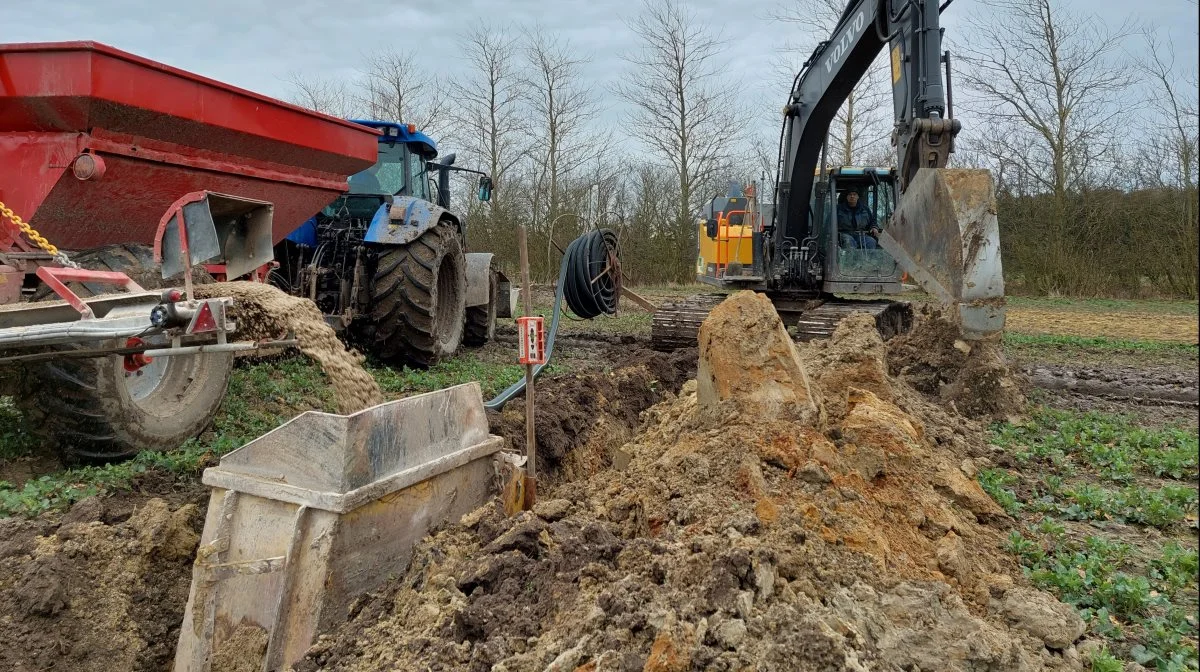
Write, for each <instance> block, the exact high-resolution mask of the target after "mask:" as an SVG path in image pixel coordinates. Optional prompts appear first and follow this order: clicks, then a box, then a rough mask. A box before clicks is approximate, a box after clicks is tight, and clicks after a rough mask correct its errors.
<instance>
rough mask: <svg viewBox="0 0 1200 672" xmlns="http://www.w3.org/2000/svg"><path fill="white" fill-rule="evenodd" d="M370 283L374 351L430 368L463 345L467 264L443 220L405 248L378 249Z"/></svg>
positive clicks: (446, 222)
mask: <svg viewBox="0 0 1200 672" xmlns="http://www.w3.org/2000/svg"><path fill="white" fill-rule="evenodd" d="M375 259H376V263H375V271H374V275H373V278H372V283H371V323H372V325H373V326H374V328H375V330H374V341H373V345H372V351H373V352H374V353H375V354H376V355H377V356H379V357H380V358H381V359H384V360H386V361H403V360H407V361H408V362H409V363H411V364H415V365H417V366H421V367H428V366H432V365H433V364H436V363H437V362H438V361H440V360H442V359H444V358H446V357H449V356H451V355H453V354H454V353H455V351H457V350H458V347H459V346H460V345H461V344H462V340H463V332H464V322H465V313H466V301H467V270H466V268H467V265H466V258H465V257H464V256H463V249H462V242H461V241H460V240H459V237H458V233H457V231H455V229H454V226H453V225H452V224H451V223H450V222H448V221H443V222H441V223H439V224H438V225H437V226H434V227H432V228H430V229H429V230H427V231H425V233H423V234H421V235H420V236H419V237H418V238H417V239H416V240H414V241H412V242H411V243H409V244H407V245H404V246H386V247H380V248H379V249H378V250H377V252H376V257H375Z"/></svg>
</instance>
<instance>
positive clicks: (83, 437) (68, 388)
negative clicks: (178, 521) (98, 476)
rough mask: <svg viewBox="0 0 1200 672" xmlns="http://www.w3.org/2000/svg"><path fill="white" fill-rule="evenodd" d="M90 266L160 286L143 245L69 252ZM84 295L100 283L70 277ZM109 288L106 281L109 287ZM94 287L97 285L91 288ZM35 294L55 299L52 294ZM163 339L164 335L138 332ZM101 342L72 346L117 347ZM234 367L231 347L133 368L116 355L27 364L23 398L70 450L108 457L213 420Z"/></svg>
mask: <svg viewBox="0 0 1200 672" xmlns="http://www.w3.org/2000/svg"><path fill="white" fill-rule="evenodd" d="M73 260H74V261H75V262H77V263H78V264H79V265H80V266H82V267H84V268H88V269H91V270H105V271H120V272H123V273H125V274H126V275H129V276H130V277H131V278H134V279H135V280H137V281H138V282H139V284H141V285H142V286H143V287H145V288H146V289H151V288H156V287H159V286H162V284H163V282H162V280H161V278H160V277H159V276H158V274H157V273H154V272H153V258H152V253H151V251H150V249H149V247H148V246H144V245H108V246H105V247H101V248H96V249H93V250H88V251H86V252H82V253H80V254H77V255H75V256H74V257H73ZM71 289H72V291H74V292H75V293H76V294H78V295H80V296H82V297H88V296H94V295H95V294H96V293H97V292H98V291H103V290H102V289H100V288H98V287H96V288H93V287H89V286H87V285H81V284H78V283H71ZM108 289H110V290H111V288H108ZM94 290H95V291H94ZM41 298H54V294H53V293H50V294H49V296H46V294H45V293H42V294H41ZM143 340H144V341H146V342H147V343H148V344H150V345H156V344H160V342H161V344H162V345H166V344H167V342H168V341H167V339H166V338H165V337H162V336H155V337H146V338H144V339H143ZM124 345H125V343H123V342H119V341H106V342H104V343H100V344H97V343H88V344H80V345H76V346H68V348H65V349H64V350H67V349H70V348H71V347H76V348H88V349H92V348H95V347H97V346H99V347H122V346H124ZM232 372H233V353H228V352H216V353H212V352H210V353H203V354H198V355H182V356H178V357H158V358H155V359H154V360H153V361H152V362H150V363H149V364H147V365H145V366H143V367H142V368H140V369H137V370H136V371H126V370H125V358H124V357H122V356H118V355H112V356H108V357H93V358H80V359H72V358H67V357H64V358H62V359H59V360H56V361H51V362H48V363H44V364H40V365H34V366H30V367H29V369H28V370H27V376H26V378H27V380H28V382H29V383H31V384H30V385H29V386H28V388H29V392H28V393H27V394H25V395H22V402H21V405H22V407H23V410H24V411H25V415H26V417H27V418H28V419H29V420H30V422H31V424H33V425H34V426H36V427H39V431H40V432H41V433H43V434H45V435H46V436H47V438H49V439H50V440H51V441H52V442H54V443H55V444H56V445H57V446H58V447H59V449H60V450H61V451H62V452H63V453H64V454H65V455H67V456H68V457H75V458H79V459H83V460H86V461H93V462H99V461H106V460H115V459H123V458H127V457H131V456H133V455H135V454H137V453H138V452H139V451H142V450H173V449H175V448H178V447H179V446H180V445H181V444H182V443H183V442H184V441H187V440H188V439H190V438H192V437H194V436H196V435H198V434H199V433H200V432H202V431H204V429H205V428H207V427H208V425H209V424H211V422H212V419H213V416H214V415H216V413H217V409H218V408H219V407H220V405H221V401H222V400H223V399H224V398H225V391H226V388H227V386H228V384H229V377H230V374H231V373H232Z"/></svg>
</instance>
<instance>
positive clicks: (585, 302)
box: [483, 229, 621, 411]
mask: <svg viewBox="0 0 1200 672" xmlns="http://www.w3.org/2000/svg"><path fill="white" fill-rule="evenodd" d="M564 298H565V299H566V300H567V307H568V308H570V309H571V312H572V313H575V314H576V315H578V316H579V317H582V318H586V319H591V318H593V317H596V316H597V315H602V314H603V315H612V314H614V313H616V312H617V302H618V301H619V300H620V298H621V260H620V250H619V249H618V247H617V234H616V233H614V232H612V231H611V230H609V229H600V230H598V231H589V232H588V233H585V234H583V235H582V236H580V237H578V238H576V239H575V240H573V241H571V244H570V245H568V246H567V250H566V252H565V253H564V254H563V260H562V266H560V267H559V269H558V286H557V288H556V289H555V291H554V309H553V310H554V316H553V317H552V318H551V319H550V329H549V330H548V331H547V333H546V364H538V365H537V366H535V367H533V377H534V378H537V377H538V375H540V374H541V372H542V369H544V368H546V366H547V364H549V363H550V357H551V356H552V355H553V354H554V336H555V335H556V334H557V333H558V319H559V317H560V316H561V315H562V301H563V299H564ZM524 389H525V378H521V380H518V381H517V382H515V383H513V384H512V385H509V386H508V388H507V389H506V390H504V391H503V392H501V393H500V394H498V395H496V397H495V398H494V399H492V400H491V401H489V402H487V403H485V404H484V405H483V406H484V408H486V409H488V410H490V411H499V410H502V409H503V408H504V405H505V404H506V403H508V402H509V400H511V399H512V398H513V397H515V396H517V395H518V394H520V393H521V392H522V391H523V390H524Z"/></svg>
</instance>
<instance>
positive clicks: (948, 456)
mask: <svg viewBox="0 0 1200 672" xmlns="http://www.w3.org/2000/svg"><path fill="white" fill-rule="evenodd" d="M760 298H761V297H760ZM707 326H708V328H707V329H704V330H702V331H701V337H700V358H701V361H700V367H699V373H698V377H699V383H688V384H686V385H685V386H684V388H683V389H682V390H681V392H680V394H679V395H677V396H674V397H672V398H668V399H667V400H666V401H664V402H662V403H660V404H658V405H657V406H655V407H653V408H652V409H650V410H649V411H647V413H646V414H645V424H644V425H643V427H642V428H641V430H640V431H639V432H638V434H637V436H636V437H635V438H634V439H633V440H632V441H630V442H629V443H627V444H626V445H625V446H624V447H623V448H622V451H624V453H625V454H626V455H627V456H628V463H627V464H624V465H618V464H614V466H613V467H612V468H609V469H605V470H603V471H600V472H598V473H596V474H594V475H592V476H591V477H589V478H586V479H582V480H579V481H575V482H565V483H559V484H555V485H553V486H552V487H550V488H548V489H547V490H548V491H547V492H545V494H544V498H543V500H542V501H540V502H539V504H538V505H537V506H536V507H535V508H534V510H533V511H532V512H526V513H522V514H520V515H518V516H516V517H514V518H506V517H504V515H503V514H502V513H501V512H500V510H499V508H498V507H497V506H496V505H495V504H492V505H489V506H485V507H483V508H480V509H478V510H476V511H475V512H473V513H471V514H469V515H468V516H466V517H464V518H463V520H462V521H461V522H460V523H459V524H457V525H453V526H450V527H448V528H447V529H444V530H442V531H440V532H439V533H437V534H436V535H433V536H432V537H430V538H427V539H426V540H425V541H424V542H422V544H420V545H419V546H418V547H417V549H416V551H415V553H414V556H413V560H412V561H411V563H410V565H409V566H408V567H407V568H406V569H405V570H404V571H403V574H402V575H401V576H399V578H397V579H396V580H394V581H392V582H391V583H390V584H389V585H388V587H387V589H385V590H384V591H382V592H381V593H379V594H376V595H373V596H370V597H369V598H366V599H364V600H362V601H361V602H360V603H359V604H358V605H357V606H356V608H355V609H354V610H353V612H352V613H351V614H350V620H349V622H347V623H346V624H345V625H344V626H342V627H341V628H340V629H339V630H338V631H336V632H335V633H332V634H328V635H323V636H322V637H321V638H319V640H318V641H317V643H316V644H315V645H314V646H313V648H312V649H311V650H310V651H309V654H308V656H307V658H306V659H305V660H304V661H302V662H301V663H300V664H298V665H297V666H296V669H297V670H300V671H305V672H307V671H311V670H318V669H321V670H392V669H421V670H425V669H434V670H479V671H486V670H494V671H496V672H516V671H524V670H533V671H539V672H540V671H543V670H549V671H563V672H572V671H573V672H615V671H623V672H624V671H629V672H635V671H642V672H683V671H684V670H693V669H694V670H743V669H756V670H781V671H782V670H843V669H846V670H866V669H883V670H917V669H919V670H924V671H930V670H966V669H971V670H984V669H988V670H1043V669H1080V663H1079V657H1078V653H1077V652H1076V651H1075V649H1074V647H1073V645H1072V644H1073V642H1074V641H1075V640H1076V639H1077V638H1078V637H1079V636H1080V635H1081V634H1082V632H1083V631H1084V624H1083V622H1082V621H1081V620H1080V619H1079V618H1078V616H1077V615H1076V614H1075V612H1074V611H1073V610H1072V609H1071V608H1070V607H1067V606H1066V605H1063V604H1061V603H1060V602H1058V601H1056V600H1055V599H1054V598H1052V597H1050V596H1049V595H1047V594H1045V593H1041V592H1038V591H1035V590H1032V589H1030V588H1028V587H1026V586H1025V582H1024V579H1023V578H1022V577H1021V574H1020V571H1019V568H1017V567H1016V565H1015V563H1014V562H1013V561H1012V559H1011V557H1010V556H1009V555H1008V554H1007V553H1005V552H1004V551H1003V550H1002V544H1003V540H1004V537H1005V528H1006V527H1007V526H1008V525H1009V524H1010V521H1009V520H1008V519H1007V517H1006V516H1005V515H1004V513H1003V512H1002V511H1001V510H1000V509H999V508H998V507H997V505H996V504H995V502H993V501H992V500H991V499H990V498H989V497H988V496H987V495H986V494H985V493H984V492H983V491H982V490H981V489H980V488H979V486H978V485H977V484H976V482H975V481H974V478H973V476H974V466H973V463H972V461H971V459H970V458H969V455H970V453H971V448H972V447H973V445H974V444H979V445H980V446H981V449H982V440H981V439H982V434H981V431H982V426H981V423H979V422H977V421H972V420H968V419H965V418H961V417H960V416H958V415H956V414H953V413H952V412H949V411H946V410H945V409H944V408H942V407H941V406H939V405H937V404H934V403H932V402H931V401H930V400H929V399H928V398H927V397H925V396H924V395H923V394H921V393H920V392H918V391H916V390H914V389H912V388H911V387H909V386H908V385H907V384H905V383H904V382H903V381H900V380H896V379H894V378H892V377H890V376H889V375H888V371H887V365H886V363H885V356H886V348H885V346H884V345H883V343H882V342H881V341H880V340H879V337H878V335H877V334H876V333H875V329H874V325H873V323H872V321H871V320H870V318H869V317H864V318H862V319H859V317H855V318H853V319H852V320H850V321H848V322H846V323H845V324H843V325H842V326H841V327H839V329H838V332H837V333H836V334H835V335H834V337H833V338H832V339H830V340H829V341H828V342H825V343H822V344H820V345H814V346H813V347H808V346H805V347H804V348H803V349H802V350H801V351H800V353H799V355H798V356H797V355H795V354H793V353H792V352H791V351H790V350H789V348H790V346H788V347H784V344H783V343H781V342H780V340H779V339H783V340H784V341H786V339H787V335H786V332H785V331H784V330H783V327H782V324H781V323H780V321H779V318H778V316H777V315H775V314H774V311H773V309H771V307H770V304H769V303H767V302H766V301H765V300H762V301H760V300H759V299H758V298H756V297H755V296H754V295H753V294H749V293H740V294H736V295H734V296H733V297H732V298H731V299H729V300H728V301H726V302H725V303H724V304H722V306H720V307H718V308H717V309H716V310H715V311H714V313H713V315H712V316H710V320H709V323H708V325H707ZM748 328H749V329H758V330H759V332H758V333H759V335H758V336H756V337H755V339H756V340H755V341H754V342H753V343H749V341H748V340H747V334H748V333H750V332H748V331H746V330H747V329H748ZM762 332H766V335H763V333H762ZM752 376H758V377H760V378H761V379H764V380H767V381H769V384H768V385H765V386H753V385H751V384H750V382H751V381H750V378H751V377H752ZM806 379H807V380H808V381H810V383H811V387H810V388H807V389H801V387H800V385H801V383H802V381H804V380H806ZM814 408H815V410H814ZM622 466H623V468H621V467H622ZM398 569H399V568H397V570H398Z"/></svg>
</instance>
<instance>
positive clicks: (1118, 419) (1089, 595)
mask: <svg viewBox="0 0 1200 672" xmlns="http://www.w3.org/2000/svg"><path fill="white" fill-rule="evenodd" d="M990 440H991V442H992V443H993V444H995V445H997V446H999V447H1001V448H1003V449H1004V451H1005V453H1006V454H1007V455H1008V456H1009V457H1010V458H1011V460H1012V462H1013V463H1014V465H1013V466H1015V467H1016V468H1015V469H1004V468H991V469H984V470H981V471H980V473H979V477H978V478H979V482H980V484H981V485H982V487H983V488H984V489H985V490H986V491H987V492H988V493H989V494H990V495H991V496H992V497H993V498H994V499H995V500H996V501H997V502H998V503H999V504H1000V505H1001V506H1002V507H1003V508H1004V509H1005V511H1007V512H1008V513H1009V514H1010V515H1013V516H1015V517H1018V518H1019V519H1021V520H1023V521H1024V523H1025V525H1024V528H1023V530H1020V531H1014V532H1012V533H1011V535H1010V537H1009V539H1008V550H1009V551H1010V552H1012V553H1013V554H1014V555H1016V556H1017V557H1018V558H1019V559H1020V561H1021V564H1022V566H1023V567H1024V568H1025V571H1026V573H1027V575H1028V576H1029V578H1030V580H1031V581H1032V582H1033V583H1034V585H1036V586H1037V587H1039V588H1042V589H1045V590H1049V591H1051V592H1053V593H1055V594H1056V595H1058V596H1059V598H1060V599H1062V600H1063V601H1064V602H1067V603H1068V604H1071V605H1074V606H1075V607H1076V608H1077V609H1078V610H1079V612H1080V615H1081V616H1082V617H1083V618H1084V620H1086V621H1087V622H1088V624H1089V626H1090V628H1091V630H1092V631H1093V632H1094V633H1096V634H1099V635H1102V636H1104V637H1105V638H1107V640H1108V642H1109V646H1110V650H1109V649H1106V650H1105V651H1102V652H1100V653H1099V654H1097V655H1095V656H1094V657H1093V661H1092V669H1093V670H1119V669H1122V660H1133V661H1136V662H1138V663H1141V664H1142V665H1145V666H1148V667H1150V668H1152V669H1157V670H1160V671H1164V672H1165V671H1175V670H1180V671H1182V670H1196V669H1198V662H1197V639H1196V629H1197V620H1196V609H1197V602H1198V598H1197V594H1198V588H1197V580H1196V576H1197V571H1198V570H1200V561H1198V559H1197V551H1196V537H1195V533H1194V531H1191V530H1194V528H1195V527H1196V517H1197V489H1196V484H1197V452H1198V450H1200V446H1198V439H1197V430H1196V429H1195V428H1187V429H1181V428H1174V427H1167V428H1159V429H1148V428H1145V427H1140V426H1138V425H1136V424H1135V423H1134V422H1133V421H1132V420H1131V419H1130V418H1128V417H1125V416H1120V415H1113V414H1107V413H1098V412H1088V413H1075V412H1067V411H1056V410H1050V409H1046V408H1037V409H1035V410H1034V411H1033V412H1032V414H1031V417H1030V419H1029V421H1027V422H1024V423H1018V424H1011V423H1002V424H998V425H995V426H993V427H992V429H991V432H990ZM1130 526H1132V527H1130ZM1145 528H1153V529H1155V530H1157V532H1156V533H1153V534H1139V530H1141V529H1145Z"/></svg>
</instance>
